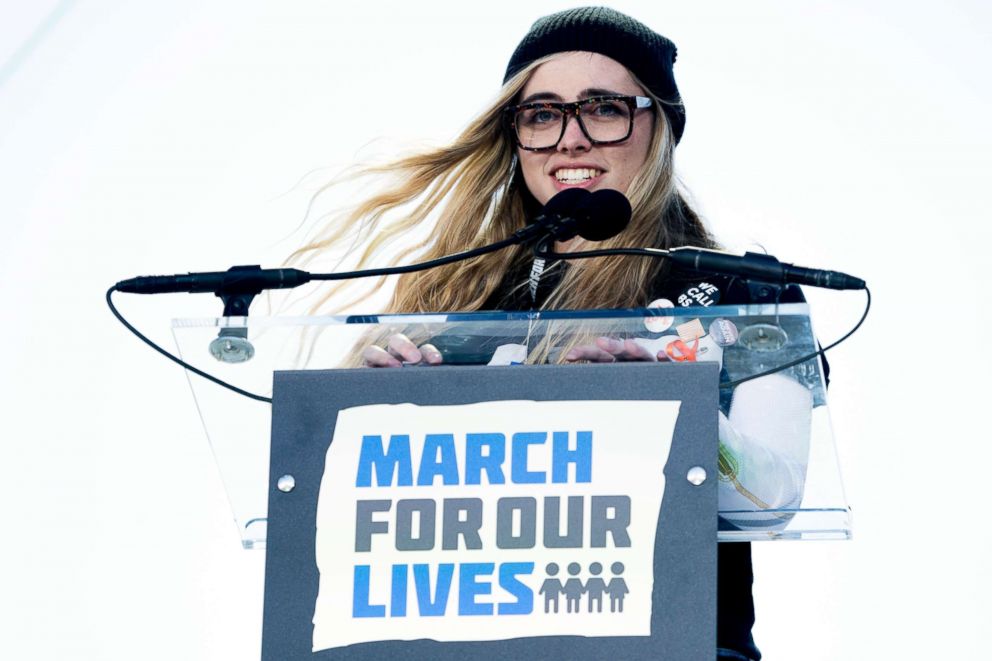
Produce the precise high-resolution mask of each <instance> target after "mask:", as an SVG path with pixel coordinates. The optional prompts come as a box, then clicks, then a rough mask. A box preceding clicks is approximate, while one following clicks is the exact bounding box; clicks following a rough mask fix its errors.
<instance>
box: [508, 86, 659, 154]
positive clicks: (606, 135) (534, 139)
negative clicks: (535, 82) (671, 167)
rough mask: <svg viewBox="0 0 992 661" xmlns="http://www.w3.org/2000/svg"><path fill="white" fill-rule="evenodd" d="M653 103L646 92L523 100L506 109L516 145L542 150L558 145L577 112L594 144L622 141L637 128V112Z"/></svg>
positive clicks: (580, 122)
mask: <svg viewBox="0 0 992 661" xmlns="http://www.w3.org/2000/svg"><path fill="white" fill-rule="evenodd" d="M651 105H652V101H651V99H649V98H647V97H646V96H594V97H592V98H589V99H584V100H582V101H573V102H572V103H555V102H552V101H540V102H537V103H524V104H522V105H519V106H508V107H507V108H506V109H505V111H504V112H505V113H506V117H507V121H509V123H510V125H511V126H512V127H513V133H514V135H515V136H516V139H517V145H519V146H520V147H521V148H522V149H527V150H529V151H540V150H542V149H553V148H555V147H557V146H558V143H559V142H561V139H562V136H564V135H565V127H566V125H567V124H568V116H569V115H574V116H575V119H576V121H578V123H579V128H581V129H582V133H583V134H584V135H585V136H586V137H587V138H589V141H590V142H591V143H593V144H594V145H610V144H614V143H617V142H623V141H624V140H626V139H627V138H629V137H630V134H631V133H632V132H633V130H634V113H635V112H636V111H637V110H638V109H639V108H650V107H651Z"/></svg>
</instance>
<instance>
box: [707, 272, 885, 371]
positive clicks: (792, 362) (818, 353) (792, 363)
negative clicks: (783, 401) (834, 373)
mask: <svg viewBox="0 0 992 661" xmlns="http://www.w3.org/2000/svg"><path fill="white" fill-rule="evenodd" d="M865 297H866V300H865V311H864V312H863V313H862V314H861V319H859V320H858V323H856V324H855V325H854V328H852V329H851V330H849V331H847V333H845V334H844V336H843V337H841V338H840V339H839V340H837V341H836V342H832V343H830V344H828V345H827V346H825V347H822V348H821V349H819V350H818V351H814V352H813V353H810V354H806V355H805V356H802V357H800V358H796V359H795V360H790V361H789V362H787V363H785V364H784V365H779V366H778V367H773V368H772V369H770V370H765V371H764V372H758V373H757V374H752V375H750V376H745V377H743V378H740V379H737V380H736V381H728V382H727V383H721V384H720V387H721V388H735V387H737V386H739V385H740V384H742V383H744V382H745V381H750V380H751V379H757V378H760V377H762V376H768V375H769V374H775V373H776V372H781V371H782V370H787V369H789V368H790V367H795V366H796V365H798V364H800V363H805V362H806V361H807V360H812V359H814V358H816V357H817V356H822V355H823V354H825V353H826V352H827V351H830V350H831V349H833V348H834V347H835V346H837V345H838V344H840V343H841V342H843V341H844V340H846V339H847V338H849V337H851V336H852V335H854V333H855V332H856V331H857V330H858V329H859V328H861V324H863V323H865V319H867V318H868V311H869V310H870V309H871V290H870V289H868V287H865Z"/></svg>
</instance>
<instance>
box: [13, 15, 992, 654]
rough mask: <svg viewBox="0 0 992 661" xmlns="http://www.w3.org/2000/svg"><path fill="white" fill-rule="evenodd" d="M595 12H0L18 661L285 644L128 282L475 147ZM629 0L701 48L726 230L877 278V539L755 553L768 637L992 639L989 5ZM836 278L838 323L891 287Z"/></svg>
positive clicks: (701, 163) (266, 242)
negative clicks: (383, 145)
mask: <svg viewBox="0 0 992 661" xmlns="http://www.w3.org/2000/svg"><path fill="white" fill-rule="evenodd" d="M571 4H572V3H561V2H539V1H529V2H503V3H497V4H492V3H488V4H484V5H483V4H476V3H467V2H458V3H456V2H421V3H412V2H392V1H386V0H384V1H381V2H375V3H347V5H346V4H345V3H332V2H316V1H311V2H303V1H299V2H282V3H275V2H261V1H257V0H256V1H245V0H241V1H239V2H233V1H229V2H223V1H219V0H197V1H195V2H194V1H191V0H177V1H174V2H168V3H153V2H124V1H123V0H102V1H97V0H92V1H85V0H78V1H73V0H63V1H58V0H34V1H33V2H31V3H25V2H15V1H14V0H0V224H2V227H3V236H4V241H2V242H0V300H3V301H4V302H5V305H4V323H3V324H2V326H0V346H4V347H6V350H7V352H8V353H7V355H6V359H5V361H4V363H5V364H4V370H3V373H4V377H3V379H2V382H0V383H2V386H0V388H2V390H0V393H2V401H3V402H4V406H3V407H2V408H3V422H4V440H3V443H2V446H0V467H2V469H0V470H2V475H3V479H2V480H0V494H2V502H3V503H4V507H5V525H4V534H3V542H2V544H0V558H2V562H0V586H2V588H0V623H2V624H0V632H2V633H0V655H2V656H3V657H5V658H11V659H14V658H16V659H94V660H95V659H99V660H116V659H121V660H123V659H136V658H141V659H175V658H182V659H189V660H195V659H204V660H207V659H210V660H214V659H254V658H258V654H259V648H260V638H261V604H262V578H263V563H264V553H261V552H250V551H243V550H241V547H240V543H239V539H238V536H237V533H236V531H235V528H234V526H233V525H232V523H231V515H230V509H229V508H228V505H227V502H226V500H225V495H224V491H223V488H222V486H221V483H220V480H219V477H218V475H217V470H216V468H215V466H214V463H213V459H212V457H211V454H210V450H209V446H208V445H207V443H206V440H205V438H204V435H203V431H202V427H201V426H200V422H199V418H198V416H197V412H196V408H195V407H194V404H193V400H192V398H191V396H190V393H189V387H188V385H187V383H186V378H185V376H184V375H183V373H182V371H181V370H179V369H178V368H176V367H175V366H173V365H171V364H169V363H167V362H166V361H165V360H163V359H161V358H160V357H158V356H157V355H155V354H153V353H152V352H151V351H150V350H148V349H147V348H145V347H144V346H143V345H141V344H140V343H139V342H138V341H137V340H136V339H135V338H133V337H132V336H130V335H129V334H128V333H127V332H126V331H125V330H124V329H123V328H121V327H120V326H119V325H118V324H117V322H116V321H115V320H114V319H113V318H112V317H111V315H110V314H109V312H108V311H107V309H106V307H105V305H104V303H103V294H104V292H105V290H106V288H107V287H108V286H109V285H110V284H112V283H113V282H116V281H117V280H120V279H123V278H126V277H131V276H133V275H138V274H146V273H180V272H186V271H191V270H220V269H224V268H227V267H228V266H230V265H232V264H250V263H262V264H265V265H269V266H275V265H277V264H278V263H279V262H280V261H281V260H282V259H283V258H284V257H285V256H286V255H287V254H288V252H289V251H290V250H291V249H292V248H293V247H295V246H296V245H297V244H298V242H299V239H300V236H299V234H298V233H294V232H296V230H297V227H298V226H299V224H300V222H301V220H302V217H303V210H304V207H305V204H306V194H305V192H302V191H301V190H300V189H295V190H294V186H295V185H296V183H297V182H298V181H299V180H300V179H301V177H304V175H307V174H308V173H311V172H312V171H313V170H314V169H318V168H329V170H327V172H331V171H333V169H334V168H337V167H341V166H342V165H346V164H348V163H350V162H352V161H353V160H354V159H355V157H356V154H358V152H359V150H361V149H362V147H363V146H365V145H367V144H368V143H369V142H371V141H373V140H375V139H377V138H381V137H385V138H389V139H400V140H420V139H426V140H434V141H441V140H445V139H448V138H450V137H452V136H453V135H454V134H455V133H456V132H457V131H458V130H459V129H460V128H461V127H462V126H463V125H464V124H465V123H466V122H467V121H468V120H469V118H471V117H472V116H473V115H474V114H475V113H476V112H477V111H478V110H480V109H481V108H482V107H483V106H484V105H485V104H486V103H487V102H488V100H489V99H490V98H491V97H492V95H493V94H494V93H495V91H496V90H497V88H498V86H499V83H500V81H501V80H502V73H503V69H504V67H505V63H506V60H507V58H508V57H509V55H510V53H511V52H512V50H513V48H514V46H515V45H516V43H517V41H518V40H519V39H520V37H521V36H522V35H523V34H524V33H525V32H526V30H527V28H528V27H529V25H530V23H531V22H532V21H533V20H534V19H535V18H537V17H538V16H541V15H544V14H547V13H550V12H552V11H555V10H558V9H561V8H564V7H567V6H571ZM613 6H615V7H616V8H618V9H620V10H623V11H626V12H628V13H631V14H632V15H634V16H636V17H637V18H639V19H640V20H642V21H643V22H645V23H647V24H648V25H650V26H652V27H653V28H655V29H657V30H658V31H659V32H661V33H663V34H665V35H666V36H668V37H670V38H671V39H673V40H674V41H675V42H676V43H677V44H678V47H679V58H678V63H677V65H676V75H677V79H678V81H679V85H680V88H681V90H682V92H683V95H684V98H685V101H686V105H687V113H688V123H687V128H686V134H685V138H684V140H683V142H682V144H681V145H680V146H679V148H678V165H679V169H680V171H681V173H682V175H683V177H684V180H685V182H686V184H687V185H688V186H689V188H690V189H691V190H692V192H693V194H694V197H695V199H696V201H697V203H698V205H699V207H700V209H701V210H702V212H703V213H704V214H705V216H706V217H707V219H708V220H709V222H710V223H711V225H712V227H713V228H714V229H715V231H716V232H717V234H718V235H719V236H720V238H721V239H722V240H723V241H724V242H725V244H726V245H728V246H730V247H733V248H736V249H741V250H743V249H746V248H748V247H751V246H753V245H754V244H761V245H763V246H765V247H766V248H767V249H768V251H769V252H771V253H773V254H775V255H777V256H779V257H780V258H781V259H783V260H785V261H790V262H794V263H798V264H803V265H809V266H817V267H823V268H832V269H837V270H842V271H846V272H850V273H854V274H857V275H859V276H861V277H863V278H865V279H866V280H867V281H868V283H869V284H870V286H871V287H872V291H873V293H874V296H875V307H874V308H873V311H872V315H871V316H870V317H869V320H868V322H867V324H866V326H865V328H864V329H863V330H862V331H861V332H860V333H859V334H857V335H856V336H855V337H854V338H853V339H852V340H850V341H849V342H848V343H847V344H845V345H843V346H842V347H840V348H838V349H837V350H836V351H834V352H832V354H831V357H830V361H831V365H832V367H833V380H832V385H831V391H830V397H831V408H832V416H833V421H834V427H835V433H836V436H837V439H838V451H839V454H840V459H841V464H842V467H843V470H844V475H845V480H846V487H847V493H848V496H849V499H850V501H851V503H852V505H853V507H854V514H855V525H856V538H855V540H854V541H851V542H844V543H840V542H816V543H801V544H800V543H780V544H775V543H765V544H759V545H755V548H754V553H755V562H756V566H755V572H756V575H757V583H756V598H757V609H758V618H759V621H758V625H757V628H756V630H755V635H756V638H757V640H758V643H759V645H760V646H761V648H762V649H763V651H764V652H765V655H766V657H765V658H766V659H767V660H768V661H778V660H792V659H803V660H804V661H817V660H821V659H822V660H828V659H829V660H831V661H834V660H837V659H844V660H849V659H880V658H901V659H902V658H904V659H932V658H933V659H936V658H939V659H969V658H980V657H983V656H984V655H985V654H987V635H986V633H985V631H986V629H987V626H988V622H989V618H990V616H992V606H990V602H989V596H988V595H989V593H990V590H992V570H990V569H989V561H988V559H989V558H990V557H992V533H990V532H989V530H990V528H989V526H987V525H985V524H984V520H983V519H982V511H983V510H982V509H981V508H980V503H981V502H983V501H984V496H983V494H985V495H987V492H988V488H987V487H986V486H985V484H984V480H985V479H986V478H985V474H986V472H987V467H988V466H989V465H990V464H992V451H990V449H989V448H990V443H992V437H990V434H989V431H988V424H987V423H984V424H983V423H982V422H981V421H982V419H983V418H984V416H983V413H984V407H985V406H987V405H988V402H987V397H984V396H982V391H983V390H984V388H985V386H982V385H981V384H982V383H985V382H986V380H987V378H988V376H989V374H990V373H992V369H990V368H992V365H990V364H989V359H988V357H987V356H988V353H987V346H988V341H989V328H990V327H992V325H990V324H992V319H990V316H989V313H988V312H987V308H985V309H982V306H983V305H986V306H987V305H988V295H987V293H985V292H986V284H985V283H986V281H987V275H986V276H983V275H982V273H986V265H987V263H988V261H989V257H988V255H987V254H986V250H987V247H988V246H989V244H990V238H992V231H990V229H989V226H990V223H989V218H990V213H989V210H988V206H989V203H988V182H989V180H990V175H992V149H990V148H992V131H990V129H989V117H990V116H992V103H990V98H992V97H990V95H992V92H990V89H989V78H988V69H989V65H990V64H992V41H990V39H989V36H990V29H992V20H990V19H992V10H990V9H989V5H988V3H983V2H978V1H977V0H974V1H969V0H948V1H945V2H941V3H923V2H896V1H894V0H893V1H876V2H855V1H854V0H832V1H830V2H825V1H824V2H799V1H786V0H777V1H773V0H768V1H762V2H747V3H743V2H730V1H724V2H707V3H698V2H693V3H690V2H666V1H662V2H651V3H648V2H615V3H613ZM345 7H347V8H345ZM482 7H484V8H482ZM317 175H318V179H319V175H320V173H317ZM313 176H314V175H313V174H311V177H313ZM287 192H289V194H287ZM809 298H810V299H811V302H812V303H813V305H814V314H815V318H816V321H817V325H818V330H819V334H820V336H821V338H822V339H824V340H825V341H829V340H831V339H832V338H835V337H837V336H839V335H840V334H841V333H843V332H844V330H845V329H846V328H847V327H849V326H850V324H851V323H852V322H853V321H854V320H855V319H856V318H857V316H858V314H859V313H860V310H861V306H862V302H863V299H862V298H861V295H860V294H856V293H850V294H839V293H821V292H810V296H809ZM120 304H121V307H122V308H123V309H124V311H125V312H126V314H128V315H129V316H130V317H131V318H132V319H133V320H134V321H135V322H136V323H137V324H138V325H139V326H140V327H142V328H145V329H148V331H149V332H150V334H151V335H152V336H153V337H156V338H158V339H160V340H161V341H163V342H171V336H170V333H169V330H168V323H169V320H170V319H171V318H172V317H191V316H208V315H214V314H218V313H219V306H218V304H217V302H216V301H215V300H213V299H212V298H211V297H203V296H201V297H190V296H170V297H157V298H154V299H152V298H143V299H138V298H136V297H131V298H125V297H122V298H121V300H120Z"/></svg>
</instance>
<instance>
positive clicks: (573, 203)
mask: <svg viewBox="0 0 992 661" xmlns="http://www.w3.org/2000/svg"><path fill="white" fill-rule="evenodd" d="M591 195H592V193H590V192H589V191H587V190H585V189H584V188H566V189H565V190H563V191H561V192H560V193H558V194H557V195H555V196H554V197H552V198H551V199H550V200H548V203H547V204H545V205H544V208H543V209H541V213H540V216H543V217H544V218H548V219H551V218H553V217H554V216H571V215H572V214H573V212H574V211H575V210H576V209H577V208H578V207H579V206H580V205H582V204H583V203H584V202H585V201H587V200H588V199H589V197H590V196H591Z"/></svg>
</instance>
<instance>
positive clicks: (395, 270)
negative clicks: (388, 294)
mask: <svg viewBox="0 0 992 661" xmlns="http://www.w3.org/2000/svg"><path fill="white" fill-rule="evenodd" d="M517 234H519V232H518V233H517ZM517 234H514V235H513V236H510V237H509V238H506V239H503V240H502V241H498V242H497V243H491V244H489V245H488V246H482V247H481V248H473V249H472V250H466V251H465V252H459V253H455V254H454V255H445V256H444V257H438V258H437V259H432V260H430V261H427V262H418V263H417V264H407V265H406V266H385V267H383V268H381V269H365V270H362V271H344V272H343V273H311V274H310V279H311V280H350V279H353V278H367V277H370V276H376V275H398V274H400V273H414V272H416V271H425V270H427V269H432V268H434V267H436V266H444V265H445V264H450V263H452V262H460V261H462V260H464V259H470V258H472V257H478V256H479V255H485V254H486V253H490V252H496V251H497V250H502V249H503V248H506V247H507V246H512V245H514V244H515V243H520V241H521V237H519V236H517Z"/></svg>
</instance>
